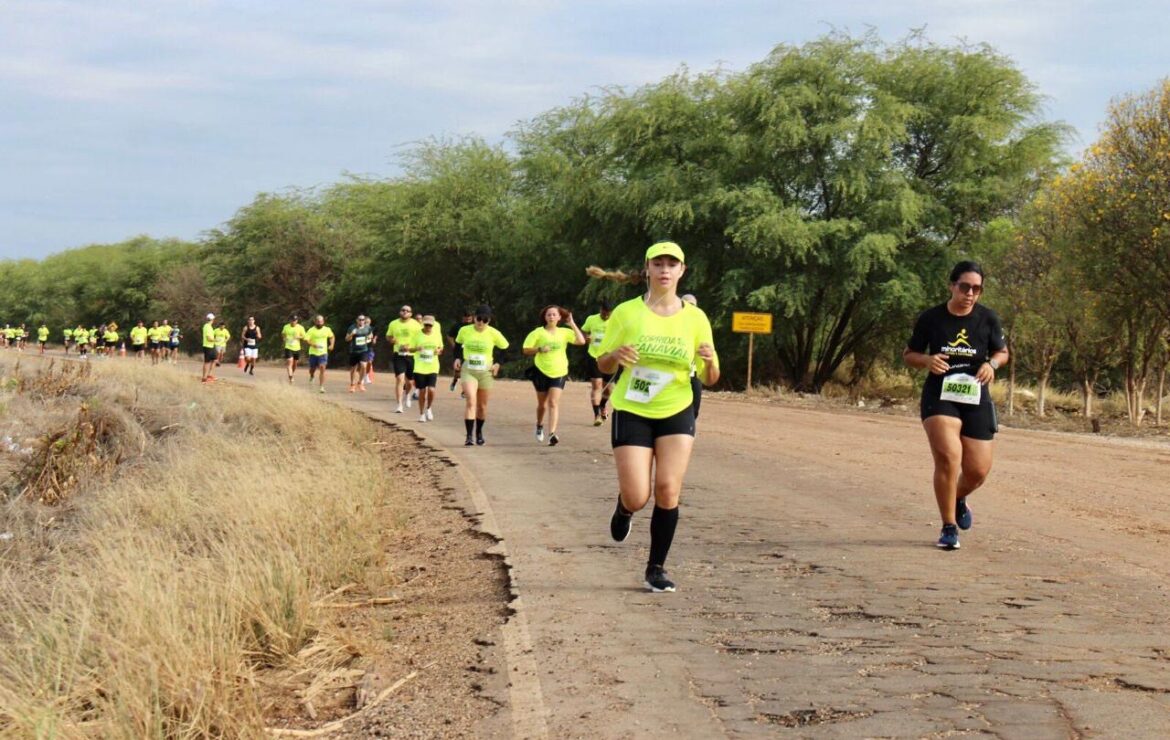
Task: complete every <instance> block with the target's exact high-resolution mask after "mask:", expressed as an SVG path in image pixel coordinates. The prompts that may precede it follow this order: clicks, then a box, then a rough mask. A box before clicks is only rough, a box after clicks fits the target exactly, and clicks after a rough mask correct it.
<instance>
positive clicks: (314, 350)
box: [305, 325, 333, 357]
mask: <svg viewBox="0 0 1170 740" xmlns="http://www.w3.org/2000/svg"><path fill="white" fill-rule="evenodd" d="M330 339H333V330H332V329H330V328H329V327H328V326H316V325H314V326H313V327H312V328H311V329H309V330H308V331H307V332H305V341H306V342H308V343H309V354H310V355H312V356H313V357H320V356H321V355H327V354H329V340H330Z"/></svg>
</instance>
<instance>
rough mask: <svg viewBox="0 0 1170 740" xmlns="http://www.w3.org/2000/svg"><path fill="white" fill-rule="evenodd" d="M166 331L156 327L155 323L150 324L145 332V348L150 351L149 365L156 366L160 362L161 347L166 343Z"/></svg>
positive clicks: (156, 323)
mask: <svg viewBox="0 0 1170 740" xmlns="http://www.w3.org/2000/svg"><path fill="white" fill-rule="evenodd" d="M167 332H168V329H164V328H163V327H161V326H159V325H158V322H157V321H154V322H152V323H151V325H150V328H148V329H147V330H146V348H147V349H149V350H150V364H151V365H157V364H159V363H160V362H162V353H163V347H165V346H166V343H167Z"/></svg>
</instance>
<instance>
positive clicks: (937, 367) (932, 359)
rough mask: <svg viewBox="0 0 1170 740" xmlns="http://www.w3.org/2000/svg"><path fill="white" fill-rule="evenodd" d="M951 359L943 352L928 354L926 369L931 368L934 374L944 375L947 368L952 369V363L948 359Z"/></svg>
mask: <svg viewBox="0 0 1170 740" xmlns="http://www.w3.org/2000/svg"><path fill="white" fill-rule="evenodd" d="M950 359H951V358H949V357H947V356H946V355H944V354H942V353H941V352H940V353H938V354H937V355H927V356H926V369H927V370H929V371H930V372H931V373H932V374H934V375H942V374H944V373H945V372H946V371H947V370H950V369H951V363H950V362H948V360H950Z"/></svg>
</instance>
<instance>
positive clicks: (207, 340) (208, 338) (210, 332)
mask: <svg viewBox="0 0 1170 740" xmlns="http://www.w3.org/2000/svg"><path fill="white" fill-rule="evenodd" d="M214 347H215V326H214V325H213V324H212V323H211V322H210V321H208V322H207V323H206V324H204V325H203V349H213V348H214Z"/></svg>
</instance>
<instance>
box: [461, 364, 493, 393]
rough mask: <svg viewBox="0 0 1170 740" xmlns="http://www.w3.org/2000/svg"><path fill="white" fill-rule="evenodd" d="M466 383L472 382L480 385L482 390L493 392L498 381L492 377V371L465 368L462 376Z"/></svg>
mask: <svg viewBox="0 0 1170 740" xmlns="http://www.w3.org/2000/svg"><path fill="white" fill-rule="evenodd" d="M460 377H462V378H463V382H464V383H468V382H472V383H477V384H478V385H479V388H480V390H484V391H486V390H491V387H492V386H493V385H495V383H496V379H495V378H494V377H493V376H492V371H491V370H469V369H467V368H463V373H462V375H461V376H460Z"/></svg>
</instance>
